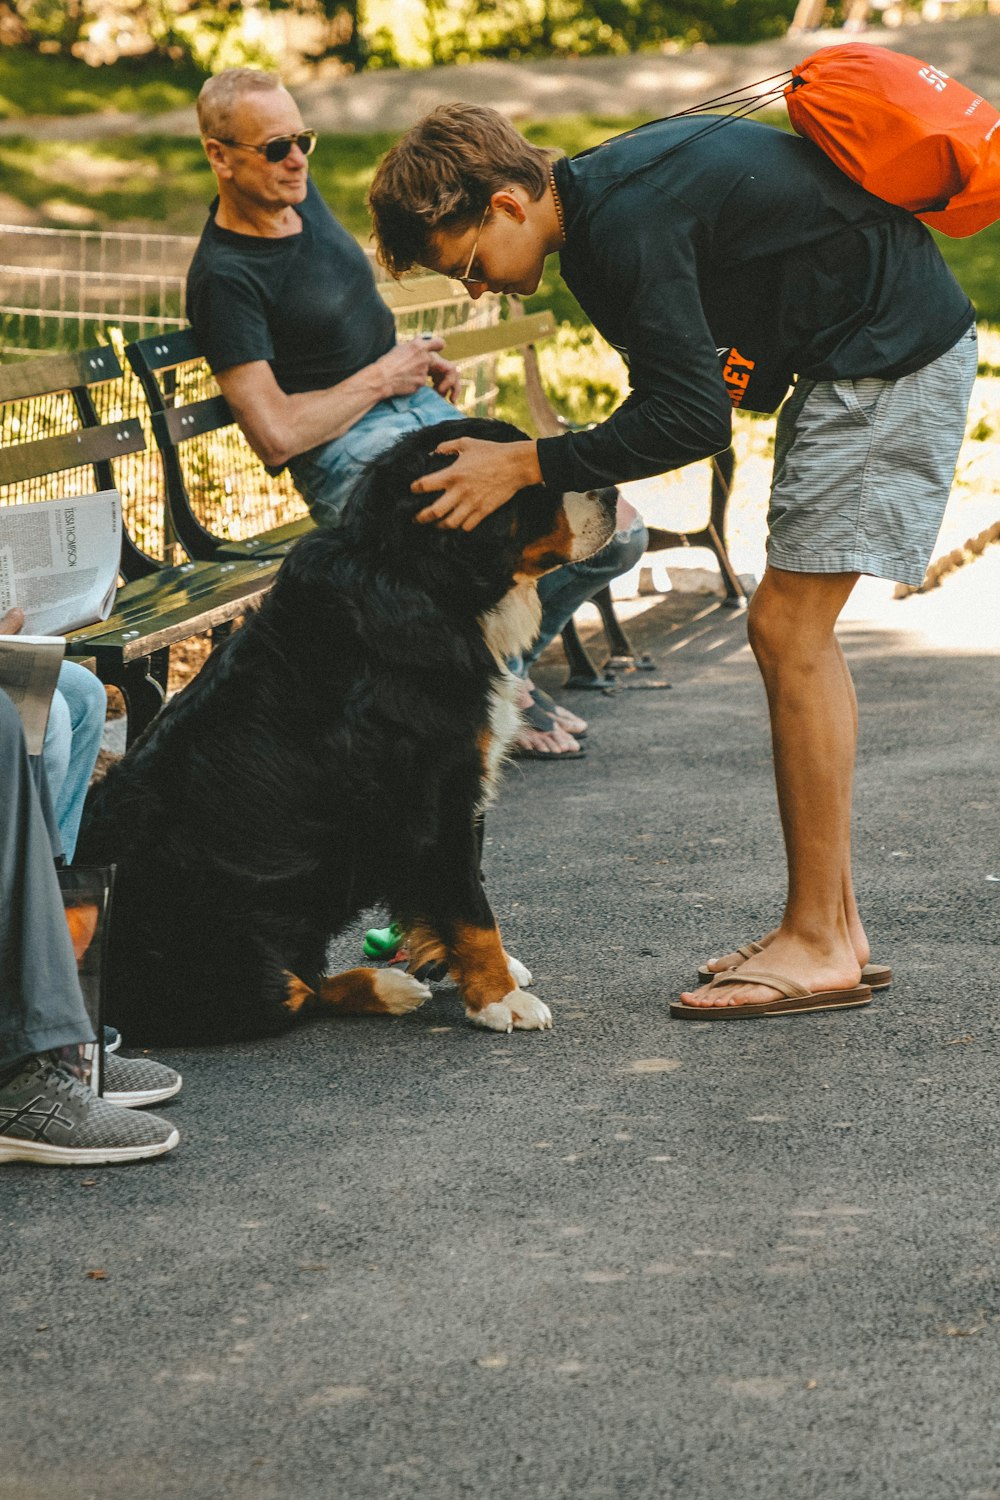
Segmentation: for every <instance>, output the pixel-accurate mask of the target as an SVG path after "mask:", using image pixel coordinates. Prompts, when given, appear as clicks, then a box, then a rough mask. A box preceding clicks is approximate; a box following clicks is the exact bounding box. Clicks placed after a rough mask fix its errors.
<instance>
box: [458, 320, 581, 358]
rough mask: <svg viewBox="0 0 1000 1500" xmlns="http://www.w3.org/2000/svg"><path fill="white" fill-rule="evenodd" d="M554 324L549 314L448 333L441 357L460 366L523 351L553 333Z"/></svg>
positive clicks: (554, 321)
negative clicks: (516, 350)
mask: <svg viewBox="0 0 1000 1500" xmlns="http://www.w3.org/2000/svg"><path fill="white" fill-rule="evenodd" d="M555 328H556V320H555V318H554V317H553V315H552V314H551V313H550V312H538V313H529V314H528V315H527V316H525V317H523V318H508V319H506V321H505V322H503V323H492V324H490V326H489V327H487V328H461V329H456V330H455V331H454V332H452V331H451V330H450V329H448V330H447V331H446V332H445V333H444V334H442V337H443V339H444V354H445V357H446V358H447V359H451V360H454V362H455V363H456V364H462V363H463V362H464V361H466V360H470V359H477V358H479V357H480V356H481V355H483V354H499V353H500V352H501V351H503V350H505V349H523V348H524V346H525V345H526V344H533V343H535V341H536V340H537V339H543V338H546V337H547V336H548V335H549V334H551V333H554V332H555Z"/></svg>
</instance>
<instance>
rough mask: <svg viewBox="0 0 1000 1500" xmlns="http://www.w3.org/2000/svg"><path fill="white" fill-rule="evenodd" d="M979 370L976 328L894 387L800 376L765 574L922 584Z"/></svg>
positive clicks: (786, 417) (785, 436) (779, 453)
mask: <svg viewBox="0 0 1000 1500" xmlns="http://www.w3.org/2000/svg"><path fill="white" fill-rule="evenodd" d="M976 366H977V341H976V328H975V324H973V326H972V327H971V328H970V329H968V330H967V331H966V332H965V333H963V335H962V337H961V338H960V339H959V340H958V342H957V343H956V344H955V345H954V346H953V347H952V348H951V349H949V350H948V351H947V352H946V353H945V354H942V355H941V356H940V358H938V359H935V360H932V361H931V363H930V364H928V365H924V366H923V367H922V368H921V369H919V370H914V371H913V372H912V374H910V375H903V376H901V377H900V378H899V379H898V380H875V379H866V380H800V381H799V382H798V384H797V385H796V387H795V390H794V391H793V393H792V395H791V396H789V398H788V400H787V401H786V402H785V404H784V406H783V407H782V408H781V411H780V412H779V414H778V428H777V433H776V436H775V444H774V478H773V481H772V486H771V501H770V507H769V509H768V517H767V520H768V544H767V560H768V564H769V566H772V567H775V568H784V569H786V570H787V571H788V572H790V573H871V574H873V575H874V576H875V577H876V578H891V579H895V580H896V581H897V582H899V583H909V584H914V585H916V584H920V583H922V582H923V578H924V573H925V571H926V569H927V564H928V562H929V561H930V556H931V552H932V551H933V548H934V543H935V540H936V539H937V534H938V531H939V530H940V527H941V520H942V517H943V515H944V509H945V506H946V505H947V503H948V495H949V492H950V490H951V484H952V480H953V479H954V477H955V464H956V462H957V460H958V452H959V449H960V448H961V446H962V438H963V437H964V435H965V422H966V416H967V413H968V407H969V398H970V396H971V394H972V387H973V384H974V382H975V378H976Z"/></svg>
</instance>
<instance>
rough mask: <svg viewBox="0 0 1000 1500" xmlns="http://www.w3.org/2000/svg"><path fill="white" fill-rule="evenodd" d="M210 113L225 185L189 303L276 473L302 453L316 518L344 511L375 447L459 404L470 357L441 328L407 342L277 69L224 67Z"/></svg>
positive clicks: (252, 439)
mask: <svg viewBox="0 0 1000 1500" xmlns="http://www.w3.org/2000/svg"><path fill="white" fill-rule="evenodd" d="M198 122H199V126H200V129H201V135H202V140H203V142H204V146H205V153H206V155H207V157H208V160H209V164H210V165H211V168H212V171H213V172H214V173H215V176H216V181H217V183H218V197H217V198H216V200H215V202H214V203H213V204H212V206H211V208H210V209H209V214H208V221H207V223H206V225H205V228H204V230H203V232H202V236H201V241H200V243H199V245H198V249H197V251H196V252H195V256H194V260H193V261H192V263H191V269H190V271H189V272H188V290H187V310H188V316H189V318H190V319H191V323H192V326H193V327H194V330H195V333H196V334H197V336H198V341H199V343H200V345H201V348H202V351H203V353H204V355H205V358H206V359H207V361H208V363H209V366H210V367H211V369H212V372H213V374H214V375H215V376H216V379H217V380H218V382H219V386H220V389H221V390H222V394H223V395H224V396H225V397H226V400H227V401H228V402H229V405H230V406H231V407H232V410H233V414H234V415H235V417H236V420H237V421H238V422H239V424H240V427H241V428H242V429H243V432H244V433H245V435H246V437H247V440H248V441H249V443H250V446H251V447H252V448H253V450H254V452H255V453H256V454H257V455H258V457H259V458H260V459H262V460H263V462H264V463H265V464H266V465H267V466H268V468H269V469H270V470H271V471H272V472H273V473H279V472H280V471H281V469H283V468H284V467H285V466H286V465H287V467H288V469H289V471H290V473H291V475H292V478H293V479H294V481H295V484H296V487H297V488H298V489H299V491H300V492H301V494H302V495H303V497H304V499H305V500H306V503H307V504H308V505H309V508H310V510H311V512H312V514H313V516H314V517H315V519H316V520H317V521H320V522H322V523H325V524H336V521H337V516H338V513H339V511H340V509H341V508H342V506H343V504H344V501H345V500H346V498H347V496H348V494H349V493H350V490H351V485H352V482H353V480H354V479H355V478H356V477H357V475H358V473H359V472H360V470H361V467H362V466H363V464H364V463H365V461H366V460H367V459H369V458H371V457H373V456H374V454H375V453H377V452H379V451H380V450H381V449H382V448H385V447H386V446H388V445H389V444H390V443H391V442H393V441H394V439H395V438H396V437H399V436H402V434H403V433H404V432H408V431H410V430H412V429H413V428H414V427H419V426H431V425H432V424H433V423H435V422H440V421H442V420H444V419H446V418H448V417H454V416H457V415H459V414H458V413H457V412H456V410H455V407H454V406H453V405H452V400H453V398H454V396H455V394H456V392H457V389H458V383H459V377H458V371H457V370H456V369H455V366H454V365H453V364H451V363H449V361H448V360H446V359H443V358H442V357H441V353H440V350H441V349H442V348H443V347H444V345H443V341H442V340H441V339H439V338H431V339H414V340H413V341H412V342H410V343H406V344H397V343H396V332H395V324H394V322H393V317H392V313H391V312H390V311H389V309H388V308H387V307H386V305H385V303H384V302H383V301H382V299H381V297H380V296H379V295H378V293H377V291H376V290H375V280H374V277H373V275H372V271H371V267H370V266H369V264H368V259H367V257H366V255H365V253H364V251H363V250H362V249H361V247H360V245H358V243H357V241H356V240H355V239H354V237H353V235H351V234H348V232H347V230H346V229H344V228H343V227H342V226H341V225H340V224H338V222H337V220H336V219H335V218H334V217H333V215H332V214H331V212H330V210H329V209H328V208H327V206H326V204H325V203H324V202H323V199H322V198H321V197H320V195H319V192H318V191H317V189H316V187H315V185H314V184H313V183H312V182H311V181H310V179H309V162H308V157H309V156H310V155H311V154H312V151H313V148H314V147H315V145H316V132H315V131H313V130H306V129H304V128H303V125H302V117H301V115H300V114H299V110H298V106H297V105H296V103H295V101H294V99H293V98H292V97H291V95H290V94H289V93H287V91H286V90H285V89H284V87H283V86H282V83H281V80H280V78H278V76H277V75H276V74H274V73H265V72H261V71H259V70H258V69H256V68H228V69H227V70H226V71H225V72H222V73H218V74H216V76H215V77H214V78H210V79H208V81H207V82H206V83H205V85H204V87H203V88H202V90H201V93H200V95H199V97H198ZM429 382H430V383H429ZM432 386H433V389H432Z"/></svg>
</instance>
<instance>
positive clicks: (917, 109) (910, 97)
mask: <svg viewBox="0 0 1000 1500" xmlns="http://www.w3.org/2000/svg"><path fill="white" fill-rule="evenodd" d="M784 96H785V103H786V105H787V108H788V115H789V118H790V120H791V122H792V126H793V127H794V129H795V130H796V131H797V132H798V134H799V135H802V136H806V137H807V138H808V139H809V140H811V141H813V142H814V143H815V144H816V145H817V146H819V148H820V150H821V151H823V152H825V154H826V155H827V156H829V157H830V159H831V161H833V162H835V163H836V165H837V166H838V167H839V168H840V170H841V171H842V172H845V173H846V174H847V176H848V177H850V178H852V179H853V180H854V181H855V182H857V183H860V185H861V186H862V187H863V188H866V189H867V190H868V192H870V193H873V194H874V195H875V197H876V198H882V199H884V200H885V201H886V202H887V203H895V204H897V205H898V206H899V207H900V208H906V209H909V210H910V212H911V213H913V214H915V215H916V216H917V218H918V219H922V220H923V222H924V223H925V224H930V225H931V226H932V227H933V228H934V229H940V230H941V232H942V233H943V234H947V235H950V236H952V238H954V239H962V238H964V237H965V236H966V235H970V234H975V233H976V232H977V231H978V230H980V229H985V228H986V227H987V225H989V224H992V223H993V222H994V221H995V220H996V219H1000V114H998V113H997V111H996V110H995V109H994V108H993V107H992V106H991V105H989V104H987V102H986V100H985V99H984V98H983V97H982V96H981V95H980V94H974V93H973V92H972V90H971V89H967V88H965V87H964V86H963V85H962V84H960V83H956V81H955V80H954V78H949V76H948V74H947V73H942V71H941V70H940V68H935V67H933V66H932V65H931V64H930V63H924V62H920V61H919V59H918V58H915V57H907V56H905V54H903V53H902V52H891V51H889V49H888V48H885V47H872V46H868V45H866V44H864V43H862V42H848V43H844V44H842V45H840V46H836V47H826V48H824V49H823V50H822V51H820V52H814V53H813V54H812V56H811V57H807V58H806V59H805V61H804V62H801V63H799V64H798V66H797V67H794V68H793V69H792V81H791V83H790V84H788V86H787V88H785V89H784Z"/></svg>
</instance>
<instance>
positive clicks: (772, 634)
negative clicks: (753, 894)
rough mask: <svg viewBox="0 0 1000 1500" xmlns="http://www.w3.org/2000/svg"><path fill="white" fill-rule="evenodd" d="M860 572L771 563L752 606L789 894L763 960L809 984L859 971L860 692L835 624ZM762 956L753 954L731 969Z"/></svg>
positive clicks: (695, 1001) (759, 989)
mask: <svg viewBox="0 0 1000 1500" xmlns="http://www.w3.org/2000/svg"><path fill="white" fill-rule="evenodd" d="M857 578H858V575H857V574H855V573H847V574H817V573H789V572H785V571H783V570H780V569H777V568H769V569H768V570H767V572H766V573H765V575H764V578H763V581H762V582H761V585H760V587H759V588H758V589H757V592H756V594H755V595H754V598H753V600H752V602H751V605H750V617H749V630H750V644H751V647H752V649H753V652H754V655H755V657H756V658H757V664H758V666H759V667H760V670H761V674H762V676H763V678H764V685H765V688H766V690H767V699H768V708H769V711H770V716H771V737H772V743H773V750H774V771H775V780H776V784H777V793H778V808H779V811H780V814H781V825H782V830H783V832H784V838H785V853H786V857H787V860H788V899H787V903H786V906H785V912H784V916H783V917H782V920H781V924H780V926H779V928H778V929H777V931H776V933H775V934H774V937H773V938H772V940H771V942H770V943H769V944H768V952H767V960H766V967H767V968H768V969H770V970H772V971H773V972H775V973H777V974H781V975H783V976H785V977H787V978H788V979H791V980H794V981H796V982H797V983H798V984H801V985H804V986H806V987H807V988H808V989H810V990H835V989H848V988H850V987H851V986H852V985H856V984H857V983H858V980H859V977H860V971H861V963H860V961H859V957H858V954H857V952H856V951H855V944H856V941H857V939H858V936H859V935H860V937H861V938H862V939H863V928H861V924H860V918H859V916H858V914H857V908H856V905H855V903H854V894H853V886H852V883H851V876H850V848H851V794H852V787H853V777H854V757H855V748H856V741H857V701H856V698H855V694H854V688H853V684H852V682H851V678H850V673H849V671H848V668H847V664H846V662H845V660H844V656H843V652H842V651H841V649H840V646H839V643H838V642H837V640H836V637H835V635H834V626H835V625H836V621H837V617H838V615H839V614H840V611H841V610H842V609H843V607H844V604H845V603H846V602H847V599H848V598H849V596H850V593H851V590H852V589H853V587H854V585H855V583H856V582H857ZM866 956H867V955H866ZM762 966H764V965H762V964H761V960H760V959H759V958H758V959H750V960H748V961H747V962H746V963H745V965H744V964H740V965H739V966H737V969H738V968H740V967H746V968H748V969H753V968H754V967H758V968H759V967H762ZM775 994H776V992H775V991H773V990H768V989H767V988H765V987H764V986H762V985H743V986H737V985H733V986H731V987H729V988H727V989H726V990H725V991H723V992H722V993H721V994H718V993H715V994H711V995H709V994H708V992H707V990H706V989H705V988H702V989H699V990H695V991H692V992H689V993H687V994H685V995H684V996H683V997H682V998H683V999H684V1000H685V1002H686V1003H687V1004H690V1005H715V1004H723V1005H738V1004H740V1003H744V1004H745V1003H750V1002H759V1001H761V1000H766V999H769V998H771V997H772V996H774V995H775Z"/></svg>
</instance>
